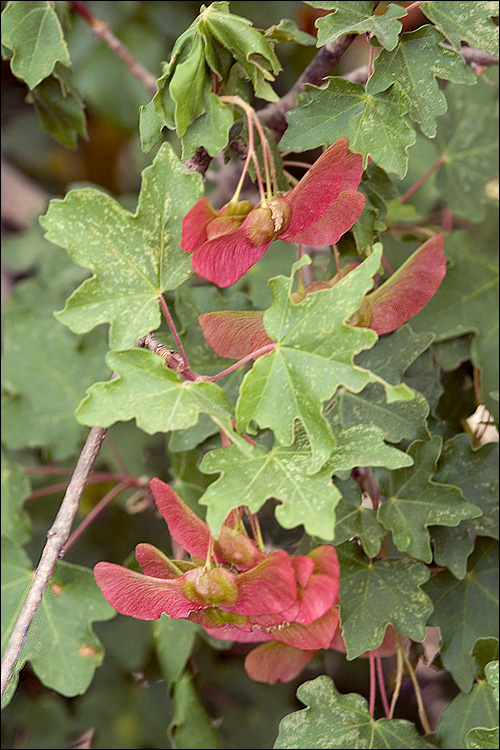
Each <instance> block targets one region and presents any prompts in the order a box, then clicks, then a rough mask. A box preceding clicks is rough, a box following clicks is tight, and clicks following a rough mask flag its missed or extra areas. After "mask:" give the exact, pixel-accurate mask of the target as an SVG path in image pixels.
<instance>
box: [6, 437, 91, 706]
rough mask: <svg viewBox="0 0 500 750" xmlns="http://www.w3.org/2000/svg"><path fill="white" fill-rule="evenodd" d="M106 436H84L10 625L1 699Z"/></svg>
mask: <svg viewBox="0 0 500 750" xmlns="http://www.w3.org/2000/svg"><path fill="white" fill-rule="evenodd" d="M105 435H106V430H105V429H104V427H93V428H92V429H91V430H90V432H89V434H88V437H87V440H86V442H85V445H84V446H83V450H82V452H81V454H80V458H79V459H78V463H77V465H76V468H75V471H74V472H73V476H72V477H71V481H70V483H69V486H68V489H67V490H66V494H65V496H64V499H63V501H62V503H61V507H60V508H59V511H58V513H57V516H56V518H55V521H54V523H53V524H52V526H51V528H50V529H49V531H48V532H47V542H46V544H45V547H44V549H43V552H42V556H41V558H40V562H39V564H38V567H37V570H36V573H35V577H34V579H33V583H32V584H31V586H30V589H29V591H28V595H27V596H26V599H25V600H24V604H23V606H22V608H21V611H20V613H19V617H18V618H17V622H16V624H15V625H14V628H13V630H12V633H11V635H10V638H9V642H8V644H7V648H6V649H5V653H4V656H3V659H2V696H3V695H4V693H5V690H6V688H7V685H8V684H9V680H10V678H11V676H12V673H13V671H14V667H15V665H16V662H17V659H18V657H19V654H20V652H21V649H22V647H23V643H24V641H25V639H26V635H27V633H28V630H29V627H30V625H31V623H32V622H33V619H34V617H35V614H36V611H37V609H38V605H39V604H40V602H41V600H42V596H43V593H44V591H45V589H46V587H47V584H48V582H49V580H50V576H51V575H52V571H53V569H54V565H55V564H56V562H57V560H58V559H59V558H60V557H62V555H63V554H64V545H65V544H66V542H67V540H68V537H69V533H70V531H71V526H72V523H73V520H74V518H75V515H76V511H77V509H78V505H79V503H80V499H81V496H82V494H83V490H84V488H85V484H86V482H87V479H88V477H89V475H90V472H91V471H92V467H93V466H94V463H95V460H96V458H97V455H98V453H99V450H100V448H101V445H102V442H103V440H104V437H105Z"/></svg>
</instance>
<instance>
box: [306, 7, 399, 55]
mask: <svg viewBox="0 0 500 750" xmlns="http://www.w3.org/2000/svg"><path fill="white" fill-rule="evenodd" d="M307 4H308V5H312V7H313V8H322V9H324V10H334V11H335V13H329V14H328V15H327V16H324V17H323V18H318V19H317V20H316V26H317V28H318V47H322V46H323V45H324V44H327V43H328V42H333V41H334V40H335V39H338V37H339V36H342V34H364V33H365V32H367V31H368V32H371V33H372V34H373V35H374V36H375V37H376V38H377V41H378V42H379V45H380V46H381V47H385V49H388V50H392V49H394V47H395V46H396V45H397V43H398V38H399V32H400V31H401V23H400V21H398V18H401V17H402V16H405V15H406V11H405V9H404V8H400V7H398V6H397V5H394V4H392V3H391V5H389V6H388V7H387V8H386V11H385V13H384V15H382V16H380V15H372V13H373V3H372V2H355V3H353V2H316V1H314V0H307Z"/></svg>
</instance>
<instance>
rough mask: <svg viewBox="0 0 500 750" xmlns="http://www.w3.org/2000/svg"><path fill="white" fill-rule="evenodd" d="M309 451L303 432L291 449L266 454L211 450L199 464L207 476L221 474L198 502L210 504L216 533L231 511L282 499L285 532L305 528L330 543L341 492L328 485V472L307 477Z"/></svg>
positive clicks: (280, 448)
mask: <svg viewBox="0 0 500 750" xmlns="http://www.w3.org/2000/svg"><path fill="white" fill-rule="evenodd" d="M310 462H311V449H310V446H309V444H308V441H307V439H306V438H305V436H304V435H303V433H302V432H301V433H299V434H298V436H297V440H296V442H295V443H294V445H293V446H291V447H286V446H282V445H279V444H278V445H276V446H275V447H274V448H273V449H272V450H271V451H266V449H265V448H263V447H262V446H260V445H254V446H251V451H250V453H249V455H247V456H243V455H242V454H241V451H240V450H239V448H238V447H237V446H231V447H229V448H219V449H217V450H214V451H210V452H209V453H207V454H206V455H205V457H204V458H203V461H202V462H201V465H200V469H201V471H203V472H204V473H206V474H215V473H217V472H221V476H220V478H219V479H217V480H216V481H215V482H212V484H211V485H210V486H209V487H208V489H207V490H206V491H205V493H204V494H203V496H202V497H201V498H200V503H201V504H202V505H206V506H208V510H207V519H206V520H207V523H208V524H209V526H210V528H211V529H212V532H213V533H214V534H217V533H218V532H219V529H220V526H221V524H222V522H223V520H224V518H225V517H226V515H227V514H228V513H229V511H230V510H231V509H232V508H236V507H238V506H239V505H248V507H249V508H250V510H251V511H252V512H253V513H256V512H257V511H258V510H259V509H260V508H261V507H262V506H263V505H264V503H265V501H266V500H267V499H268V498H270V497H274V498H277V499H278V500H281V503H282V504H281V505H280V506H278V508H277V509H276V517H277V519H278V521H279V523H280V524H281V526H283V527H284V528H287V529H289V528H293V527H295V526H298V525H299V524H303V525H304V527H305V529H306V531H307V533H308V534H311V535H313V536H319V537H321V538H322V539H333V534H334V527H335V513H334V510H335V506H336V504H337V503H338V501H339V498H340V492H339V491H338V490H337V488H336V487H335V486H334V485H333V483H332V478H331V472H330V471H321V472H318V473H316V474H314V475H313V476H308V475H307V467H308V465H309V464H310Z"/></svg>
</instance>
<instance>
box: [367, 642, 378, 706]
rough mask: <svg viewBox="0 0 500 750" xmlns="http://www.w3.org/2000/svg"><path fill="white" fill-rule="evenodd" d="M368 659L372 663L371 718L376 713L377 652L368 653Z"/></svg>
mask: <svg viewBox="0 0 500 750" xmlns="http://www.w3.org/2000/svg"><path fill="white" fill-rule="evenodd" d="M368 659H369V661H370V703H369V705H368V711H369V714H370V716H371V717H373V714H374V712H375V692H376V689H377V685H376V682H375V652H374V651H368Z"/></svg>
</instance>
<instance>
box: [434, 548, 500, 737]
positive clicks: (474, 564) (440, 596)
mask: <svg viewBox="0 0 500 750" xmlns="http://www.w3.org/2000/svg"><path fill="white" fill-rule="evenodd" d="M425 591H426V592H427V594H429V596H430V597H431V599H432V600H433V602H434V612H433V614H432V615H431V617H430V619H429V623H428V624H429V625H436V626H437V627H439V628H440V630H441V640H442V649H441V660H442V662H443V665H444V667H445V669H447V670H448V671H449V672H451V675H452V677H453V679H454V680H455V682H456V683H457V685H458V686H459V687H460V689H461V690H463V691H464V692H468V691H469V690H470V689H471V687H472V683H473V681H474V657H473V655H472V649H473V646H474V643H475V642H476V640H477V639H478V638H483V637H484V638H487V637H490V636H494V637H496V638H498V594H496V593H495V592H497V591H498V543H497V542H495V541H494V540H492V539H485V538H482V537H479V538H478V539H477V541H476V547H475V550H474V552H473V554H472V555H471V557H470V558H469V564H468V573H467V575H466V576H465V578H464V580H463V581H457V580H456V578H454V577H453V576H452V575H451V573H448V571H442V572H441V573H437V574H436V575H434V576H433V577H432V578H431V580H430V581H429V582H428V583H427V584H426V586H425ZM478 613H480V617H479V616H478ZM474 726H477V724H474ZM469 728H470V727H469Z"/></svg>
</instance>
